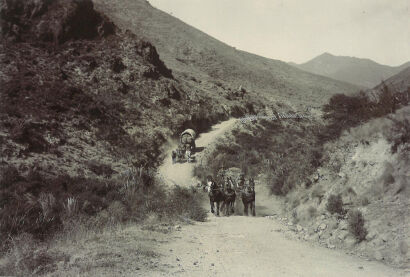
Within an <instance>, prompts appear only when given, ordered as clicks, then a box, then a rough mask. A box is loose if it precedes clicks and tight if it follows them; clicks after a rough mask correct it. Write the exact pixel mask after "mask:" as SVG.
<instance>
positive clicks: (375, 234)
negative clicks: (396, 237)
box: [366, 231, 377, 241]
mask: <svg viewBox="0 0 410 277" xmlns="http://www.w3.org/2000/svg"><path fill="white" fill-rule="evenodd" d="M376 237H377V233H376V232H374V231H370V232H369V233H368V234H367V235H366V240H367V241H371V240H373V239H375V238H376Z"/></svg>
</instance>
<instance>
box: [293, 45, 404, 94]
mask: <svg viewBox="0 0 410 277" xmlns="http://www.w3.org/2000/svg"><path fill="white" fill-rule="evenodd" d="M289 64H290V65H292V66H295V67H297V68H299V69H302V70H305V71H307V72H311V73H314V74H319V75H322V76H326V77H329V78H332V79H336V80H339V81H344V82H348V83H351V84H355V85H358V86H361V87H366V88H373V87H375V86H376V85H378V84H379V83H380V82H381V81H383V80H386V79H388V78H390V77H392V76H393V75H395V74H398V73H399V72H400V71H402V70H404V69H405V68H407V67H410V61H409V62H406V63H403V64H402V65H399V66H389V65H383V64H380V63H377V62H375V61H373V60H371V59H368V58H357V57H350V56H336V55H333V54H330V53H328V52H325V53H323V54H321V55H319V56H317V57H315V58H313V59H311V60H309V61H307V62H305V63H302V64H296V63H289Z"/></svg>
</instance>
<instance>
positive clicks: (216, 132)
mask: <svg viewBox="0 0 410 277" xmlns="http://www.w3.org/2000/svg"><path fill="white" fill-rule="evenodd" d="M235 122H236V119H230V120H227V121H224V122H222V123H219V124H216V125H214V126H213V127H212V130H211V131H209V132H208V133H203V134H201V135H200V136H199V137H198V138H197V139H196V140H195V144H196V147H197V148H198V149H199V150H200V151H201V152H199V153H195V159H196V162H197V163H200V162H201V159H202V156H203V155H204V153H206V152H207V151H208V147H209V146H210V145H211V144H212V143H213V142H214V141H215V140H216V139H217V138H218V137H220V136H221V135H222V134H223V133H225V132H226V131H228V130H229V129H230V128H231V127H232V126H234V124H235ZM175 147H176V145H175V146H174V147H173V148H171V149H169V150H168V153H167V158H166V159H165V161H164V163H163V164H162V166H161V167H160V168H159V170H158V171H159V174H160V176H161V177H162V178H164V180H165V182H166V183H167V184H169V185H174V184H177V185H180V186H190V185H196V184H197V182H198V180H196V179H195V178H194V175H193V169H194V166H195V164H194V163H176V164H172V158H171V152H172V150H173V149H174V148H175Z"/></svg>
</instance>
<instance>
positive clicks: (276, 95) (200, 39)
mask: <svg viewBox="0 0 410 277" xmlns="http://www.w3.org/2000/svg"><path fill="white" fill-rule="evenodd" d="M94 2H95V3H96V8H97V9H99V10H101V11H104V12H105V13H106V14H108V15H110V17H111V18H113V20H114V21H115V22H116V23H117V24H118V25H119V26H121V27H123V28H127V29H130V30H132V31H133V32H135V33H137V34H139V35H141V36H143V37H146V38H147V39H149V40H150V41H152V42H153V43H154V44H155V45H156V47H157V48H158V51H159V53H160V55H161V57H162V58H163V59H164V61H165V63H166V64H167V65H168V66H169V67H170V68H171V69H173V70H174V71H176V72H180V73H182V74H183V73H189V74H190V75H191V74H192V75H193V76H195V77H197V78H200V79H201V80H202V79H205V80H211V81H217V80H219V81H221V82H222V83H224V84H226V86H227V87H228V88H233V89H236V88H238V87H239V85H243V86H244V87H245V88H246V89H248V90H250V91H253V92H257V93H258V94H257V95H264V96H266V97H269V98H270V99H272V100H282V101H287V102H290V103H292V104H304V105H314V106H317V105H320V104H323V103H325V101H326V100H327V99H328V98H329V97H330V95H332V94H335V93H348V94H349V93H351V92H353V91H356V90H357V87H355V86H352V85H349V84H346V83H342V82H339V81H335V80H331V79H328V78H324V77H321V76H317V75H313V74H310V73H307V72H303V71H301V70H298V69H295V68H293V67H291V66H289V65H287V64H286V63H283V62H281V61H277V60H272V59H267V58H263V57H260V56H257V55H254V54H250V53H247V52H243V51H238V50H236V49H235V48H233V47H230V46H228V45H226V44H224V43H222V42H220V41H218V40H216V39H214V38H212V37H210V36H208V35H206V34H205V33H203V32H201V31H199V30H197V29H195V28H193V27H191V26H189V25H187V24H185V23H183V22H181V21H180V20H178V19H176V18H174V17H172V16H170V15H168V14H167V13H164V12H162V11H160V10H157V9H155V8H153V7H152V6H150V5H149V3H147V1H144V0H137V1H130V0H125V1H108V0H95V1H94ZM257 95H255V97H257Z"/></svg>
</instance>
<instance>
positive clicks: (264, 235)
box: [147, 215, 409, 277]
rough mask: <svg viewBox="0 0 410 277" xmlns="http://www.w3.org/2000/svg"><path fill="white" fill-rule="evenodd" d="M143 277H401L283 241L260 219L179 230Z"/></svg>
mask: <svg viewBox="0 0 410 277" xmlns="http://www.w3.org/2000/svg"><path fill="white" fill-rule="evenodd" d="M161 254H162V258H161V264H162V265H168V266H165V267H162V268H159V271H157V272H151V273H149V275H147V276H227V277H228V276H235V277H237V276H312V277H319V276H326V277H329V276H369V277H376V276H406V275H405V273H404V271H402V270H396V269H392V268H389V267H387V266H385V265H383V264H381V263H378V262H373V261H366V260H363V259H360V258H357V257H354V256H349V255H347V254H344V253H341V252H338V251H337V250H330V249H326V248H323V247H316V246H313V245H309V244H308V243H307V242H301V241H294V240H289V239H287V238H286V237H285V235H284V233H282V232H281V225H280V224H279V223H277V222H276V221H273V220H271V219H268V218H265V217H254V218H252V217H243V216H231V217H215V216H213V215H210V216H209V221H208V222H206V223H199V224H195V225H189V226H184V227H183V228H182V230H181V231H179V232H176V234H175V235H174V237H173V239H171V241H170V243H168V244H165V245H163V247H162V253H161ZM407 276H409V275H407Z"/></svg>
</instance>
